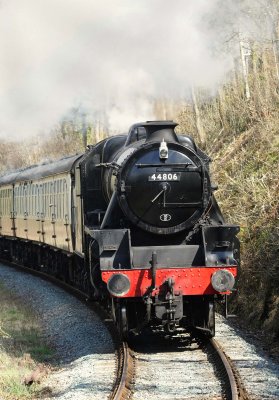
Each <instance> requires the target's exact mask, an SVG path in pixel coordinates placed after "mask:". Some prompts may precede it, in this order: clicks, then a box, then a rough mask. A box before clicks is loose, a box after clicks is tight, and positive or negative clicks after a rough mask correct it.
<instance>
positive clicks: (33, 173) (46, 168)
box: [0, 154, 82, 185]
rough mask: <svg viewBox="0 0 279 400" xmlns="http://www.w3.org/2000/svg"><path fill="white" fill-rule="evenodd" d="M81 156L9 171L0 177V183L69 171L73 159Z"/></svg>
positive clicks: (29, 179)
mask: <svg viewBox="0 0 279 400" xmlns="http://www.w3.org/2000/svg"><path fill="white" fill-rule="evenodd" d="M80 157H82V154H78V155H75V156H70V157H65V158H62V159H61V160H58V161H52V162H49V163H45V164H39V165H31V166H30V167H27V168H24V169H19V170H16V171H12V172H9V173H7V174H5V175H2V176H1V177H0V185H5V184H11V183H14V182H22V181H24V182H25V181H31V180H33V179H40V178H44V177H47V176H51V175H57V174H61V173H62V172H69V171H70V170H71V169H72V167H73V164H74V163H75V161H76V160H77V159H78V158H80Z"/></svg>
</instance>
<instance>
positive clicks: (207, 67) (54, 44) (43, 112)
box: [0, 0, 232, 139]
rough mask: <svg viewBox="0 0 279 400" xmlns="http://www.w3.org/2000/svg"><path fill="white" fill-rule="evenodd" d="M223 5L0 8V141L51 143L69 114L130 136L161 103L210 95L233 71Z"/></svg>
mask: <svg viewBox="0 0 279 400" xmlns="http://www.w3.org/2000/svg"><path fill="white" fill-rule="evenodd" d="M222 3H223V2H220V1H219V0H210V1H209V0H187V1H185V0H176V1H174V2H171V1H170V0H168V1H167V0H102V1H97V0H79V1H77V0H75V1H74V0H0V139H7V138H16V139H21V138H25V137H29V136H31V135H35V134H39V133H40V134H45V135H47V134H48V133H49V132H50V130H51V128H52V127H53V126H55V124H57V123H58V122H59V121H61V120H62V119H63V118H65V116H67V114H68V113H69V110H71V109H72V108H73V107H79V108H80V109H81V110H83V111H84V112H85V113H87V114H88V115H89V116H90V115H91V116H92V118H93V116H96V115H98V114H102V115H106V118H107V121H108V123H109V127H110V128H111V129H113V130H117V129H120V130H121V129H127V128H128V127H129V125H130V124H132V123H134V122H137V121H140V120H149V119H152V118H153V117H154V116H153V103H154V99H156V98H166V99H174V100H175V99H183V98H186V97H187V96H188V93H189V88H190V87H191V86H192V85H198V86H204V87H206V88H209V89H212V90H214V88H216V87H217V86H218V84H220V82H222V81H223V80H224V79H225V76H226V74H227V73H228V71H229V70H230V69H231V67H232V58H231V57H230V56H228V55H224V54H222V53H220V54H219V53H218V52H216V43H218V41H219V42H220V20H221V19H222V12H224V13H226V11H227V8H226V7H224V10H223V11H222V10H221V11H220V4H222ZM221 8H222V7H221ZM217 13H218V18H219V24H215V23H214V18H215V15H216V14H217ZM220 15H221V19H220Z"/></svg>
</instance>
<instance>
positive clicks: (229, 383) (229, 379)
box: [209, 339, 249, 400]
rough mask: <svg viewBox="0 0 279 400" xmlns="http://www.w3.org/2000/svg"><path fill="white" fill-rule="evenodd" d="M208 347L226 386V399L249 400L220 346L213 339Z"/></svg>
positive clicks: (231, 364)
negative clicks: (213, 355)
mask: <svg viewBox="0 0 279 400" xmlns="http://www.w3.org/2000/svg"><path fill="white" fill-rule="evenodd" d="M209 345H210V346H211V347H212V349H213V351H214V352H215V358H216V363H217V366H218V370H219V371H220V372H221V375H222V378H223V381H224V383H225V385H226V388H227V389H226V397H225V398H226V399H229V400H249V396H248V395H247V393H246V391H245V388H244V386H243V383H242V382H241V380H240V377H239V375H238V373H237V371H236V369H235V367H234V365H233V363H232V362H231V360H230V359H229V358H228V357H227V356H226V353H225V352H224V351H223V349H222V347H221V346H220V344H219V343H218V342H217V341H216V340H215V339H210V340H209Z"/></svg>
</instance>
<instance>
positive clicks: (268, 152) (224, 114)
mask: <svg viewBox="0 0 279 400" xmlns="http://www.w3.org/2000/svg"><path fill="white" fill-rule="evenodd" d="M247 63H252V64H253V68H251V72H250V74H248V77H247V83H248V84H249V91H250V96H249V98H247V93H246V91H245V89H246V88H245V80H244V79H242V76H241V74H240V71H236V72H237V74H236V75H237V78H238V79H237V80H234V81H231V82H230V83H229V84H227V85H225V86H224V87H223V88H222V89H221V90H220V91H219V93H218V95H217V96H216V97H214V98H213V99H210V100H208V98H206V95H205V93H204V92H203V91H199V90H197V91H196V101H197V104H196V109H195V107H193V108H192V109H191V108H189V107H186V108H185V109H184V110H183V111H182V112H181V113H180V115H179V118H178V121H179V123H180V124H181V125H180V129H181V130H182V131H186V132H187V131H188V132H196V138H197V140H198V141H199V142H200V144H201V145H202V146H203V147H204V148H206V150H207V152H208V153H209V154H210V156H211V157H212V160H213V164H212V173H213V177H214V183H217V184H218V186H219V190H218V191H217V192H216V197H217V199H218V201H219V203H220V206H221V209H222V211H223V212H224V214H225V216H226V219H227V221H228V222H232V223H236V224H239V225H240V227H241V231H240V234H239V238H240V241H241V272H240V276H239V283H238V293H237V295H236V296H235V299H234V302H233V304H232V307H233V308H234V311H235V312H236V313H237V315H238V316H239V317H240V318H241V320H242V321H243V322H244V323H245V324H246V325H247V326H249V327H252V328H255V329H257V330H260V331H261V332H262V333H264V335H265V337H266V338H267V340H268V341H269V342H270V343H272V346H273V348H274V350H277V351H279V346H278V341H279V107H278V105H279V81H278V77H277V73H276V65H275V58H274V52H273V49H272V46H270V47H268V46H265V47H264V48H262V49H259V48H256V47H254V50H253V51H252V53H251V56H250V57H249V59H248V60H247ZM197 107H198V109H197ZM197 111H198V115H197ZM197 118H199V121H198V124H197ZM198 128H199V129H202V130H203V135H204V137H205V142H203V143H202V140H201V135H200V132H199V129H198Z"/></svg>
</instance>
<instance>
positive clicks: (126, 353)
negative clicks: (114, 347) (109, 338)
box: [110, 342, 135, 400]
mask: <svg viewBox="0 0 279 400" xmlns="http://www.w3.org/2000/svg"><path fill="white" fill-rule="evenodd" d="M134 374H135V364H134V359H133V357H132V352H131V350H130V348H129V345H128V343H126V342H122V343H120V344H119V348H118V369H117V378H116V381H115V385H114V389H113V392H112V394H111V396H110V400H124V399H130V398H131V394H132V392H131V389H132V384H133V380H134Z"/></svg>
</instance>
